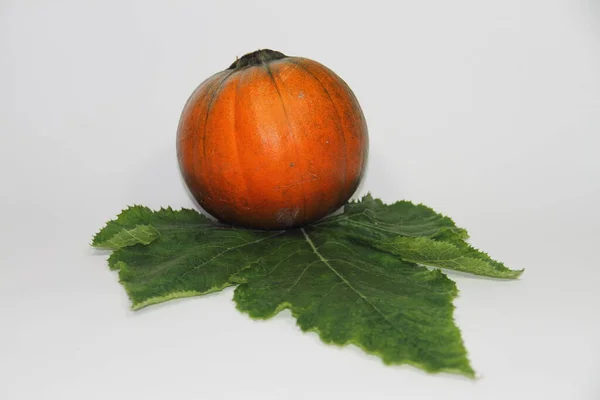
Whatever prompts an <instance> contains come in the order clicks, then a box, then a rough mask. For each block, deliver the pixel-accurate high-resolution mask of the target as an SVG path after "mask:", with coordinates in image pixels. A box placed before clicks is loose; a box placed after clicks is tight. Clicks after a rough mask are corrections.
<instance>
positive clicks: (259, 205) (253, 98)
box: [177, 50, 368, 229]
mask: <svg viewBox="0 0 600 400" xmlns="http://www.w3.org/2000/svg"><path fill="white" fill-rule="evenodd" d="M367 151H368V134H367V125H366V122H365V118H364V115H363V112H362V110H361V108H360V105H359V104H358V101H357V99H356V97H355V96H354V94H353V92H352V90H350V88H349V87H348V85H347V84H346V83H345V82H344V81H343V80H342V79H341V78H340V77H339V76H337V75H336V74H335V73H334V72H333V71H331V70H330V69H328V68H326V67H325V66H323V65H321V64H319V63H318V62H316V61H312V60H310V59H307V58H300V57H289V56H286V55H284V54H282V53H280V52H277V51H273V50H258V51H255V52H253V53H249V54H246V55H245V56H243V57H241V58H240V59H238V60H236V61H235V62H234V63H233V64H232V65H231V66H230V67H229V68H227V69H226V70H224V71H221V72H219V73H217V74H215V75H213V76H211V77H210V78H208V79H207V80H205V81H204V82H202V83H201V84H200V86H198V88H196V90H195V91H194V92H193V93H192V95H191V97H190V98H189V100H188V101H187V103H186V105H185V107H184V109H183V112H182V115H181V119H180V121H179V127H178V130H177V154H178V160H179V166H180V169H181V172H182V175H183V179H184V181H185V183H186V185H187V187H188V189H189V191H190V192H191V194H192V195H193V196H194V198H195V199H196V200H197V201H198V203H199V204H200V206H201V207H202V208H203V209H204V210H206V211H207V212H208V213H209V214H211V215H212V216H214V217H216V218H217V219H219V220H220V221H222V222H224V223H227V224H233V225H238V226H242V227H247V228H254V229H286V228H294V227H300V226H303V225H305V224H308V223H311V222H315V221H317V220H319V219H321V218H323V217H325V216H327V215H328V214H330V213H332V212H333V211H335V210H337V209H338V208H340V207H341V206H343V205H344V204H345V203H346V202H347V201H348V199H350V197H351V196H352V194H353V193H354V192H355V190H356V189H357V187H358V185H359V182H360V180H361V177H362V176H363V173H364V170H365V165H366V161H367Z"/></svg>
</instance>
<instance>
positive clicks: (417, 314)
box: [234, 227, 474, 376]
mask: <svg viewBox="0 0 600 400" xmlns="http://www.w3.org/2000/svg"><path fill="white" fill-rule="evenodd" d="M273 244H274V246H273V250H272V251H269V252H268V253H267V254H266V255H265V257H264V258H263V260H262V262H261V263H259V264H257V265H256V266H255V267H254V268H248V269H245V270H243V271H241V273H240V274H239V275H238V276H236V277H235V280H236V281H237V282H241V284H240V285H239V286H238V287H237V288H236V290H235V293H234V300H235V302H236V303H237V307H238V309H240V310H241V311H244V312H247V313H248V314H249V315H250V316H251V317H253V318H261V319H264V318H270V317H272V316H273V315H275V314H277V313H278V312H279V311H281V310H282V309H284V308H289V309H290V310H291V312H292V315H294V316H295V317H296V318H297V319H298V325H299V326H300V328H301V329H302V330H304V331H315V332H317V333H318V334H319V335H320V336H321V338H322V339H323V341H324V342H326V343H335V344H338V345H345V344H350V343H351V344H355V345H357V346H359V347H361V348H362V349H364V350H365V351H367V352H369V353H373V354H376V355H378V356H380V357H381V358H382V359H383V361H384V362H385V363H386V364H403V363H408V364H412V365H415V366H418V367H421V368H423V369H425V370H426V371H431V372H438V371H449V372H459V373H463V374H465V375H467V376H473V374H474V372H473V370H472V369H471V367H470V365H469V362H468V360H467V357H466V351H465V348H464V345H463V342H462V339H461V336H460V331H459V330H458V328H457V327H456V326H455V325H454V322H453V319H452V312H453V306H452V300H453V299H454V297H455V296H456V294H457V290H456V286H455V285H454V282H452V281H451V280H449V279H448V278H447V277H446V276H445V275H444V274H443V273H441V272H440V271H439V270H437V271H429V270H427V269H425V268H422V267H419V266H417V265H416V264H414V263H410V262H404V261H402V260H399V259H398V258H397V257H394V256H393V255H391V254H389V253H386V252H383V251H378V250H377V249H374V248H372V247H370V246H368V245H365V244H357V243H353V242H351V241H349V240H348V239H347V238H344V237H343V235H340V237H335V238H334V237H332V236H331V235H330V234H329V233H328V232H323V231H319V229H317V228H310V227H307V228H302V229H301V230H300V232H293V233H291V232H290V233H288V234H286V235H282V236H280V237H278V238H275V239H274V240H273Z"/></svg>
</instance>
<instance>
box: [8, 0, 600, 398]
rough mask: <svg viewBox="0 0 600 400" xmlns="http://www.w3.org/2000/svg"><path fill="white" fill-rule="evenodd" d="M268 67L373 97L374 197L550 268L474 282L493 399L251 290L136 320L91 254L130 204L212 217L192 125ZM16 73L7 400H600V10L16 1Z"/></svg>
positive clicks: (11, 48) (11, 79)
mask: <svg viewBox="0 0 600 400" xmlns="http://www.w3.org/2000/svg"><path fill="white" fill-rule="evenodd" d="M593 3H595V4H593ZM342 4H344V5H342ZM261 47H268V48H273V49H276V50H280V51H282V52H285V53H288V54H291V55H299V56H304V57H309V58H312V59H315V60H318V61H320V62H322V63H324V64H325V65H327V66H329V67H330V68H332V69H333V70H334V71H336V72H337V73H338V74H339V75H340V76H342V77H343V78H344V79H345V80H346V81H347V82H348V83H349V84H350V86H351V87H352V88H353V89H354V91H355V93H356V94H357V96H358V98H359V99H360V101H361V104H362V106H363V109H364V112H365V114H366V117H367V121H368V123H369V128H370V137H371V152H370V166H369V173H368V176H367V179H366V182H365V184H364V186H363V192H364V191H366V190H370V191H371V192H372V193H374V194H375V195H376V196H379V197H382V198H383V199H384V200H386V201H392V200H396V199H401V198H407V199H411V200H414V201H419V202H424V203H426V204H428V205H430V206H432V207H434V208H435V209H437V210H438V211H441V212H444V213H446V214H448V215H451V216H452V217H453V218H454V219H455V220H456V221H457V223H459V224H460V225H461V226H464V227H466V228H467V229H469V231H470V233H471V235H472V237H473V240H472V243H474V244H475V245H476V246H478V247H481V248H482V249H484V250H486V251H488V252H489V253H490V254H491V255H492V256H494V257H497V258H499V259H501V260H504V261H505V262H506V263H507V264H508V265H510V266H512V267H515V268H522V267H524V268H526V269H527V271H526V273H525V274H524V275H523V277H522V279H521V280H520V281H516V282H498V281H492V280H485V279H479V278H473V277H469V276H461V275H457V274H451V276H452V278H454V279H455V280H456V281H457V283H458V286H459V288H460V290H461V295H460V298H459V299H458V300H457V301H456V306H457V310H456V319H457V321H458V324H459V326H460V327H461V329H462V331H463V335H464V339H465V342H466V345H467V347H468V349H469V351H470V358H471V360H472V362H473V366H474V367H475V368H476V370H477V371H478V373H479V374H480V375H481V377H480V379H478V380H476V381H469V380H467V379H463V378H461V377H457V376H451V375H437V376H434V375H428V374H425V373H423V372H420V371H419V370H417V369H414V368H411V367H385V366H384V365H383V364H382V363H381V362H380V360H379V359H377V358H375V357H371V356H367V355H364V354H363V353H362V352H360V351H359V350H357V349H354V348H344V349H340V348H336V347H331V346H327V345H324V344H322V343H321V342H320V341H319V339H318V338H317V337H316V336H315V335H314V334H302V333H301V332H300V330H299V329H298V328H297V327H296V326H295V324H294V320H293V319H292V318H291V317H290V316H289V314H287V313H283V314H282V315H279V316H278V317H277V318H275V319H274V320H271V321H266V322H254V321H251V320H250V319H249V318H248V317H247V316H245V315H243V314H241V313H239V312H238V311H236V310H235V309H234V305H233V303H232V302H231V296H232V291H231V290H226V291H225V292H223V293H217V294H214V295H210V296H206V297H204V298H195V299H186V300H181V301H173V302H170V303H167V304H164V305H161V306H156V307H151V308H148V309H145V310H143V311H140V312H137V313H134V312H131V311H129V309H128V301H127V299H126V296H125V293H124V291H123V290H122V288H121V286H120V285H119V284H118V283H117V279H116V275H115V274H114V273H112V272H110V271H109V270H108V269H107V268H106V264H105V256H104V255H97V254H95V253H94V252H93V251H92V250H90V249H89V248H88V243H89V239H90V238H91V236H92V234H93V233H94V232H95V231H96V230H97V229H98V228H100V227H101V226H102V225H103V224H104V222H105V221H106V220H108V219H110V218H112V217H113V216H114V215H115V214H116V213H118V212H119V211H120V209H121V208H123V207H125V206H126V205H128V204H133V203H141V204H145V205H148V206H151V207H159V206H166V205H171V206H173V207H181V206H185V207H190V206H191V202H190V200H189V199H188V197H187V195H186V192H185V191H184V188H183V186H182V184H181V181H180V179H179V171H178V169H177V165H176V160H175V149H174V141H175V129H176V126H177V122H178V118H179V113H180V111H181V108H182V107H183V104H184V102H185V100H186V99H187V97H188V95H189V94H190V92H191V90H192V89H194V87H195V86H196V85H197V84H198V83H199V82H200V81H202V80H203V79H204V78H206V77H207V76H209V75H210V74H212V73H214V72H216V71H219V70H221V69H224V68H226V67H227V66H228V65H229V64H230V63H231V62H232V61H233V60H234V59H235V56H236V55H237V56H241V55H243V54H244V53H246V52H249V51H253V50H255V49H257V48H261ZM0 54H1V56H0V59H1V60H2V61H1V62H0V179H1V182H2V194H1V197H0V213H1V215H0V221H1V222H0V399H6V400H17V399H61V400H68V399H86V400H92V399H109V398H110V399H142V398H143V399H165V398H170V399H211V400H212V399H240V398H244V399H262V400H266V399H278V400H281V399H311V400H318V399H400V398H406V399H436V398H440V399H442V398H443V399H445V400H451V399H461V400H465V399H561V400H564V399H590V400H592V399H600V382H599V380H598V376H600V341H599V340H598V338H599V337H600V312H598V305H600V294H599V290H598V288H599V284H600V266H599V265H598V251H597V249H598V246H599V243H600V240H599V239H600V234H599V233H598V232H599V228H600V208H599V207H598V204H599V202H600V161H599V160H600V157H599V156H598V152H599V151H600V140H599V137H600V6H598V4H597V2H593V1H590V2H589V3H583V2H579V1H573V0H569V1H567V0H565V1H545V0H544V1H517V0H508V1H477V0H473V1H460V0H455V1H451V2H448V1H442V0H439V1H430V2H408V1H402V2H392V1H390V2H377V1H368V2H356V3H352V4H351V3H348V2H344V3H342V2H338V3H337V4H336V3H334V2H325V1H301V2H300V1H297V2H293V3H291V2H279V1H272V2H251V1H236V2H234V1H232V0H230V1H227V2H199V1H165V2H161V3H158V2H148V1H142V0H139V1H107V0H102V1H93V2H92V1H85V2H84V1H75V0H73V1H53V2H49V1H48V2H42V1H33V0H24V1H6V0H4V1H3V2H2V3H1V5H0Z"/></svg>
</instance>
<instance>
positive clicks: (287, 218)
mask: <svg viewBox="0 0 600 400" xmlns="http://www.w3.org/2000/svg"><path fill="white" fill-rule="evenodd" d="M299 214H300V208H281V209H279V211H277V213H276V214H275V219H276V220H277V222H279V223H280V224H282V225H283V226H291V225H294V223H295V222H296V218H297V217H298V215H299Z"/></svg>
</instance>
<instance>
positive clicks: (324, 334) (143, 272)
mask: <svg viewBox="0 0 600 400" xmlns="http://www.w3.org/2000/svg"><path fill="white" fill-rule="evenodd" d="M467 237H468V235H467V233H466V231H465V230H464V229H462V228H459V227H457V226H456V225H455V224H454V222H453V221H452V220H451V219H450V218H448V217H445V216H442V215H439V214H437V213H435V212H434V211H433V210H431V209H430V208H428V207H425V206H423V205H415V204H413V203H410V202H406V201H403V202H397V203H394V204H392V205H385V204H383V203H382V202H381V201H380V200H377V199H374V198H373V197H371V196H370V195H367V196H365V197H363V198H362V199H361V200H360V201H356V202H352V203H349V204H347V205H346V207H345V211H344V213H342V214H339V215H337V216H334V217H330V218H328V219H324V220H322V221H319V222H317V223H315V224H312V225H309V226H305V227H303V228H301V229H293V230H287V231H256V230H248V229H240V228H235V227H231V226H225V225H222V224H219V223H216V222H214V221H212V220H210V219H208V218H207V217H205V216H203V215H201V214H199V213H197V212H196V211H193V210H186V209H183V210H180V211H174V210H172V209H170V208H168V209H161V210H159V211H152V210H150V209H148V208H146V207H141V206H134V207H130V208H129V209H127V210H125V211H123V212H122V213H121V214H120V215H119V216H118V217H117V219H116V220H113V221H110V222H109V223H108V224H107V225H106V226H105V227H104V228H103V229H102V230H101V231H100V232H98V233H97V234H96V236H95V237H94V239H93V241H92V245H93V246H96V247H99V248H107V249H110V250H113V253H112V254H111V256H110V257H109V260H108V262H109V266H110V268H111V269H116V270H118V271H119V279H120V281H121V283H122V284H123V286H124V287H125V289H126V291H127V293H128V295H129V297H130V299H131V301H132V303H133V304H132V306H133V308H134V309H139V308H142V307H145V306H148V305H151V304H155V303H159V302H162V301H166V300H169V299H173V298H179V297H188V296H195V295H201V294H204V293H209V292H214V291H218V290H221V289H223V288H224V287H227V286H231V285H237V288H236V290H235V293H234V300H235V302H236V303H237V307H238V308H239V309H240V310H241V311H243V312H246V313H248V314H249V315H250V316H251V317H253V318H269V317H271V316H273V315H275V314H277V313H278V312H279V311H281V310H283V309H286V308H288V309H290V310H291V312H292V314H293V315H294V316H295V317H296V318H297V319H298V325H299V326H300V327H301V329H303V330H305V331H315V332H317V333H318V334H319V335H320V336H321V338H322V339H323V341H325V342H327V343H335V344H339V345H345V344H350V343H352V344H355V345H357V346H359V347H361V348H363V349H364V350H365V351H367V352H369V353H373V354H376V355H378V356H380V357H381V358H382V359H383V361H384V362H385V363H388V364H403V363H407V364H413V365H416V366H419V367H421V368H423V369H425V370H427V371H432V372H437V371H450V372H457V373H462V374H464V375H467V376H473V370H472V368H471V366H470V364H469V362H468V359H467V356H466V351H465V348H464V345H463V342H462V339H461V335H460V331H459V330H458V328H457V327H456V325H455V324H454V321H453V317H452V313H453V305H452V301H453V299H454V298H455V297H456V294H457V290H456V286H455V285H454V282H452V281H451V280H449V279H448V278H447V277H446V275H445V274H444V273H442V272H441V271H440V270H438V269H435V270H429V269H427V268H425V267H423V266H420V265H419V264H423V265H430V266H434V267H441V268H447V269H456V270H459V271H463V272H469V273H475V274H479V275H484V276H492V277H499V278H515V277H517V276H518V275H519V274H520V273H521V271H513V270H510V269H508V268H506V267H505V266H504V265H503V264H501V263H499V262H497V261H495V260H492V259H491V258H490V257H489V256H488V255H487V254H485V253H483V252H480V251H478V250H476V249H474V248H472V247H471V246H469V245H468V244H467V243H466V242H465V239H466V238H467Z"/></svg>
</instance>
